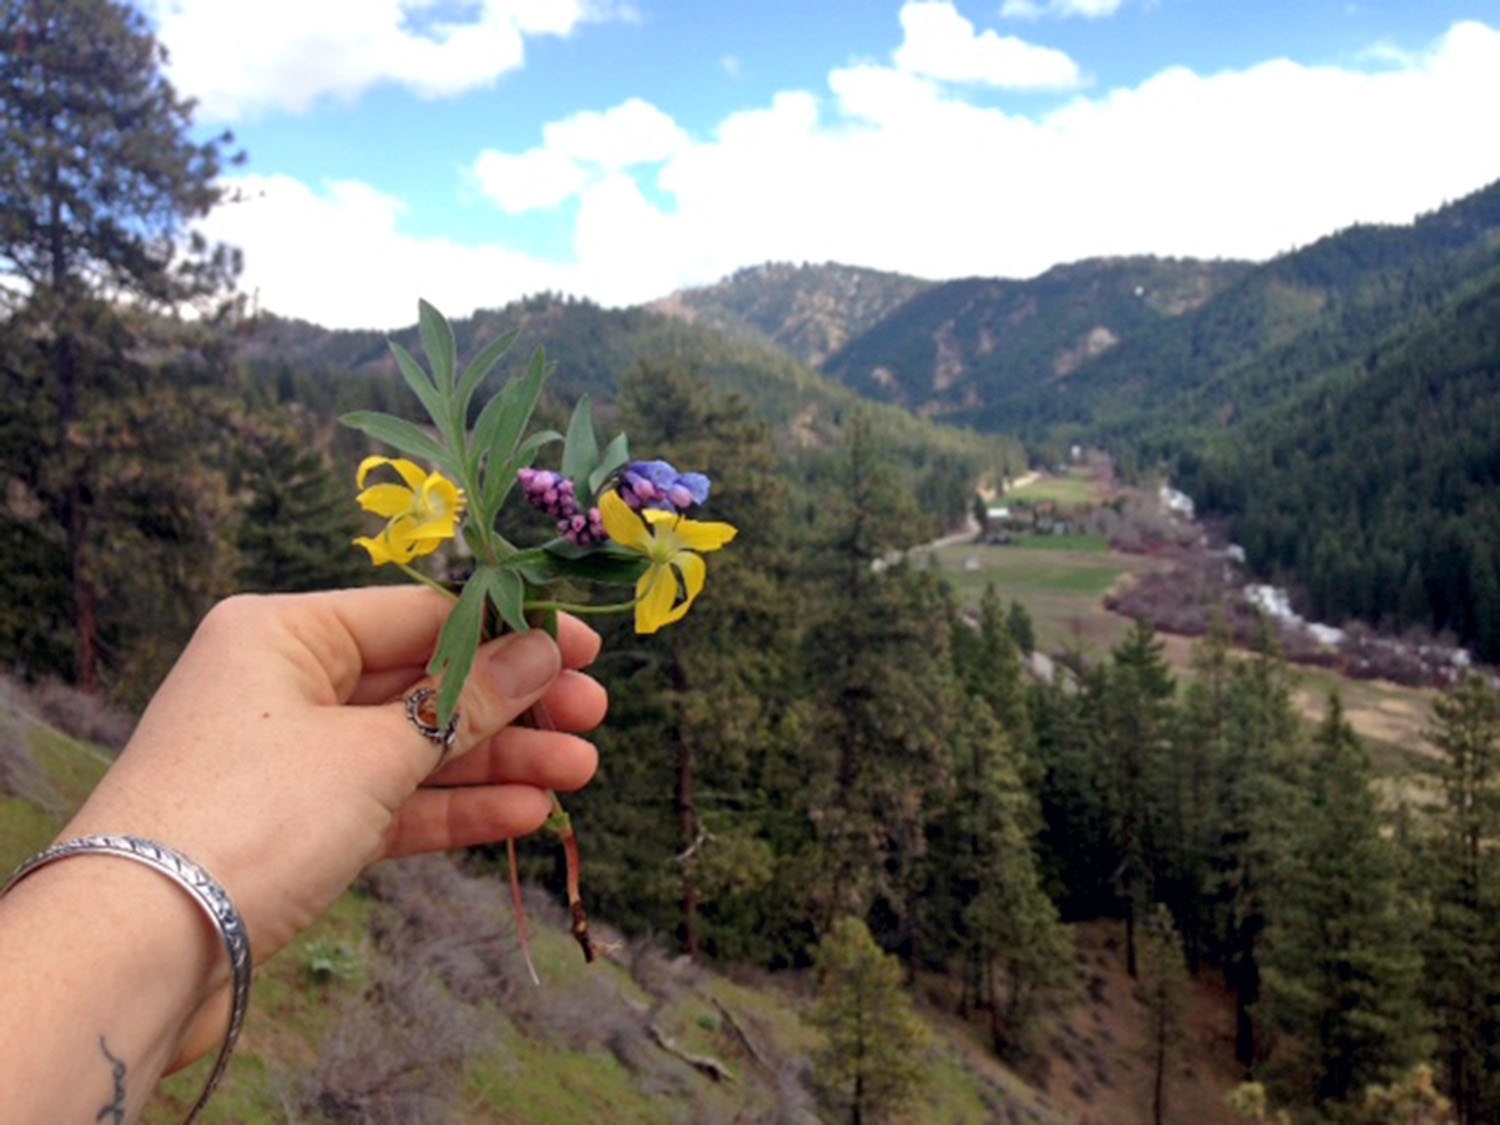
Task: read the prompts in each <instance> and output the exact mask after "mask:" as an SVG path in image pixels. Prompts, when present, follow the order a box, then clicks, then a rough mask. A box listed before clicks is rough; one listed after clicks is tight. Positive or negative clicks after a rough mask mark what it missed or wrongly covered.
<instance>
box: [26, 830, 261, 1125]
mask: <svg viewBox="0 0 1500 1125" xmlns="http://www.w3.org/2000/svg"><path fill="white" fill-rule="evenodd" d="M75 855H114V856H119V857H120V858H121V859H132V860H134V861H135V862H136V863H140V864H144V865H145V866H147V867H149V868H151V869H152V870H153V871H159V872H161V874H163V875H165V876H166V877H167V878H168V879H171V880H172V882H174V883H176V884H177V885H178V886H179V887H181V888H182V889H183V890H185V891H187V893H188V894H190V895H192V896H193V901H195V902H196V903H197V904H198V905H199V906H201V907H202V908H203V911H204V913H205V914H207V915H208V916H209V918H210V919H211V920H212V921H213V924H214V925H215V926H216V927H217V928H218V930H219V934H220V936H222V937H223V939H224V950H225V952H227V953H228V954H229V967H230V970H231V972H232V974H233V991H232V997H233V1001H232V1003H231V1005H230V1009H229V1032H228V1034H227V1035H225V1037H224V1046H222V1047H221V1048H219V1057H218V1058H217V1059H216V1060H215V1061H214V1068H213V1070H212V1072H210V1074H209V1076H208V1083H207V1084H206V1085H205V1086H204V1087H203V1093H201V1094H199V1095H198V1100H197V1101H196V1102H195V1103H194V1104H193V1108H192V1110H190V1111H189V1113H188V1115H187V1121H188V1122H191V1121H193V1120H194V1119H195V1118H196V1117H197V1116H198V1114H199V1113H200V1112H201V1111H202V1109H203V1107H204V1106H205V1105H207V1104H208V1099H209V1096H210V1095H211V1094H213V1092H214V1089H215V1088H216V1087H217V1086H218V1084H219V1080H220V1079H221V1078H223V1076H224V1068H225V1067H226V1066H228V1065H229V1056H230V1053H231V1052H233V1050H234V1044H235V1041H236V1040H237V1039H238V1038H239V1037H240V1028H241V1027H242V1026H244V1023H245V1008H246V1006H247V1005H248V1004H249V1003H250V966H251V960H250V934H249V932H248V931H247V930H246V929H245V921H244V919H243V918H241V917H240V912H239V911H238V910H236V909H235V908H234V903H233V902H231V901H230V900H229V895H228V893H227V892H226V891H225V890H224V888H223V887H221V886H220V885H219V884H218V882H216V881H215V879H214V878H213V876H212V875H210V874H209V873H208V872H207V871H205V870H203V868H201V867H199V866H198V865H197V864H196V863H194V862H193V861H192V860H190V859H188V858H187V856H185V855H183V854H182V853H181V852H178V851H174V850H172V849H171V848H169V847H167V846H166V845H165V844H158V843H155V842H154V841H151V840H143V839H141V838H140V837H139V836H81V837H79V838H78V839H76V840H65V841H63V842H62V843H60V844H54V845H52V847H50V848H48V849H47V850H46V851H44V852H38V853H37V854H36V855H34V856H32V857H31V858H30V859H28V860H26V861H25V862H24V863H22V864H21V866H20V867H18V868H16V870H15V872H14V873H13V874H12V875H11V877H10V878H9V879H8V880H7V881H6V883H5V886H3V887H0V895H4V894H5V892H6V891H9V890H10V889H11V888H12V887H13V886H15V885H16V884H17V883H19V882H20V881H21V880H22V879H24V878H26V876H28V875H30V874H31V873H32V872H33V871H35V870H37V868H39V867H45V866H46V865H47V864H49V863H52V862H53V861H55V860H59V859H67V858H68V857H69V856H75Z"/></svg>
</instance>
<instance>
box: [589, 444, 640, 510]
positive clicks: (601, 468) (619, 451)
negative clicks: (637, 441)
mask: <svg viewBox="0 0 1500 1125" xmlns="http://www.w3.org/2000/svg"><path fill="white" fill-rule="evenodd" d="M629 460H630V442H629V441H628V440H627V439H626V437H625V435H624V433H618V434H616V435H615V437H614V440H613V441H611V442H610V443H609V444H608V445H606V446H605V447H604V453H603V454H602V455H601V456H600V458H599V464H598V465H596V466H595V467H594V471H593V472H592V473H590V474H589V479H588V490H589V501H590V502H592V501H593V499H594V497H595V496H598V495H599V491H600V489H602V488H603V487H604V485H605V482H606V481H608V480H609V478H610V477H612V476H614V474H615V473H617V472H618V471H619V470H620V469H621V468H623V467H624V466H625V464H626V462H628V461H629Z"/></svg>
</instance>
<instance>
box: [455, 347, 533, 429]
mask: <svg viewBox="0 0 1500 1125" xmlns="http://www.w3.org/2000/svg"><path fill="white" fill-rule="evenodd" d="M520 334H521V330H520V329H519V328H512V329H511V330H510V331H509V332H507V333H505V335H503V336H501V337H500V338H499V339H498V340H496V341H494V342H493V343H491V344H490V345H489V346H488V347H486V348H485V349H484V350H483V351H482V352H480V353H479V354H478V355H476V356H475V357H474V358H473V359H472V360H470V361H469V366H468V367H466V368H464V374H463V378H462V379H460V380H459V383H458V398H457V401H456V407H455V409H456V411H457V413H458V417H459V418H460V419H462V420H467V419H468V416H469V402H470V401H471V400H472V399H473V398H474V392H475V391H477V390H478V389H479V384H480V383H482V382H484V377H485V376H486V375H488V374H489V373H490V372H491V371H493V370H494V368H495V364H497V363H499V362H500V360H501V359H502V358H504V356H505V353H506V352H508V351H510V347H511V345H512V344H514V343H515V342H516V337H517V336H519V335H520ZM491 401H493V400H491Z"/></svg>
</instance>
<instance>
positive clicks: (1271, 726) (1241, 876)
mask: <svg viewBox="0 0 1500 1125" xmlns="http://www.w3.org/2000/svg"><path fill="white" fill-rule="evenodd" d="M1256 648H1257V655H1256V657H1255V658H1254V659H1252V660H1249V661H1242V662H1236V663H1235V664H1234V665H1233V667H1232V669H1231V672H1230V678H1229V690H1228V696H1227V699H1226V706H1227V715H1228V721H1227V729H1226V731H1225V744H1224V755H1223V757H1222V758H1221V759H1220V760H1219V762H1218V763H1217V768H1216V769H1214V770H1213V773H1212V783H1211V789H1212V796H1211V797H1210V798H1209V801H1210V804H1211V807H1212V808H1213V809H1214V816H1215V824H1216V826H1217V827H1216V830H1215V831H1214V832H1213V836H1214V840H1213V847H1212V851H1211V864H1210V865H1211V867H1212V872H1213V875H1212V880H1211V882H1210V888H1211V895H1210V899H1209V909H1208V911H1207V929H1208V935H1207V938H1206V941H1207V948H1209V949H1210V951H1211V952H1212V954H1213V958H1214V960H1215V961H1217V962H1218V963H1219V964H1220V965H1222V966H1223V968H1224V973H1225V976H1226V978H1227V979H1228V982H1229V985H1230V988H1231V989H1232V990H1233V991H1234V998H1235V1057H1236V1059H1238V1060H1239V1062H1240V1063H1241V1064H1242V1065H1243V1066H1245V1067H1247V1068H1248V1067H1251V1066H1253V1065H1254V1064H1255V1062H1256V1060H1257V1058H1258V1056H1259V1054H1260V1052H1259V1049H1258V1043H1257V1036H1256V1021H1255V1012H1256V1009H1257V1006H1258V1004H1259V1001H1260V995H1261V959H1262V952H1263V947H1264V942H1265V935H1266V927H1267V926H1268V924H1269V922H1268V918H1269V914H1270V909H1271V903H1270V900H1271V898H1272V896H1273V895H1274V893H1275V891H1276V888H1277V887H1278V886H1279V884H1280V880H1281V874H1282V868H1283V865H1284V862H1285V852H1286V841H1287V838H1288V836H1289V835H1290V832H1291V828H1292V825H1293V824H1294V823H1295V822H1296V821H1297V819H1298V816H1299V814H1298V809H1299V807H1300V801H1301V791H1302V784H1301V773H1302V759H1303V746H1302V720H1301V718H1300V717H1299V716H1298V715H1297V713H1296V711H1295V710H1294V709H1293V706H1292V699H1291V687H1290V684H1289V680H1288V676H1287V669H1286V664H1285V662H1284V661H1283V660H1282V658H1281V655H1280V653H1279V652H1278V651H1277V649H1276V647H1275V641H1274V638H1273V636H1272V634H1271V632H1270V627H1269V625H1268V623H1266V622H1265V621H1262V622H1261V624H1260V627H1259V630H1258V634H1257V640H1256Z"/></svg>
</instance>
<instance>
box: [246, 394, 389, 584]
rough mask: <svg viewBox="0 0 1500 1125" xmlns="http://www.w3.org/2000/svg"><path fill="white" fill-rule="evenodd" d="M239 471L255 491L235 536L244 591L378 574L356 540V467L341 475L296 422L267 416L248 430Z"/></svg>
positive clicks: (359, 579) (353, 581)
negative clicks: (281, 421)
mask: <svg viewBox="0 0 1500 1125" xmlns="http://www.w3.org/2000/svg"><path fill="white" fill-rule="evenodd" d="M233 475H234V477H235V478H237V481H236V483H237V484H238V486H239V489H240V490H241V491H242V492H243V493H245V494H247V495H248V498H247V499H246V501H245V502H244V505H243V507H242V508H241V511H240V520H239V528H238V531H237V533H236V536H235V541H236V545H237V546H238V548H239V553H240V558H239V568H238V573H237V576H236V577H237V582H238V585H239V587H240V588H241V589H244V590H250V591H259V592H285V593H291V592H296V591H303V590H325V589H331V588H336V587H340V586H353V585H357V584H359V583H362V582H368V581H370V580H371V579H372V577H373V574H372V571H371V568H370V567H369V565H368V560H367V559H366V558H365V557H364V556H363V554H362V553H361V552H360V550H359V548H357V547H355V546H354V544H353V540H354V538H355V536H357V535H359V534H360V531H361V525H360V518H359V511H358V509H357V508H356V507H355V505H354V504H353V503H352V502H351V497H352V495H353V491H354V490H353V481H354V474H353V471H352V467H351V469H350V470H349V471H346V472H344V473H342V474H338V475H336V474H335V473H334V472H333V470H332V468H331V467H330V465H329V463H328V459H327V457H326V456H325V455H324V454H323V453H322V452H321V451H319V450H318V449H317V447H316V446H314V445H312V444H311V443H310V442H309V441H308V440H307V438H306V437H305V436H303V435H302V434H299V433H298V432H297V429H296V428H295V427H294V426H293V425H291V424H286V423H281V424H278V423H277V422H270V421H263V422H261V423H259V424H257V425H254V426H253V427H252V432H250V433H247V434H246V435H245V437H244V439H243V441H242V443H241V450H240V453H239V456H238V458H237V464H236V465H235V466H234V469H233Z"/></svg>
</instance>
